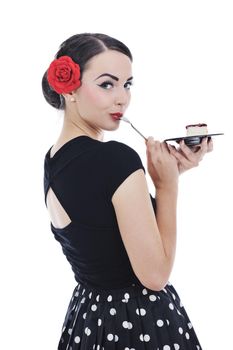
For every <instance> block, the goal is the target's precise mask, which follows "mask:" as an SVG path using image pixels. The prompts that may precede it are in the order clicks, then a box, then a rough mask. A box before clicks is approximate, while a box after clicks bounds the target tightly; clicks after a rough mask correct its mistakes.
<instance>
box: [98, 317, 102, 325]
mask: <svg viewBox="0 0 233 350" xmlns="http://www.w3.org/2000/svg"><path fill="white" fill-rule="evenodd" d="M101 324H102V320H101V319H100V318H98V326H101Z"/></svg>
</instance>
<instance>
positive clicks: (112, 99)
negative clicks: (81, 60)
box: [73, 50, 132, 130]
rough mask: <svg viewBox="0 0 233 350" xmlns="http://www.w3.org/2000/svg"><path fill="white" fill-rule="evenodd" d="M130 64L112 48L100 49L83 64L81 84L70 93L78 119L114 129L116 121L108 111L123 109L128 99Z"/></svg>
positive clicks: (103, 128) (97, 127)
mask: <svg viewBox="0 0 233 350" xmlns="http://www.w3.org/2000/svg"><path fill="white" fill-rule="evenodd" d="M131 85H132V64H131V61H130V59H129V57H128V56H126V55H124V54H122V53H120V52H118V51H114V50H108V51H104V52H103V53H101V54H99V55H96V56H94V57H93V58H92V59H90V61H89V62H88V63H87V66H86V69H85V70H84V72H83V75H82V84H81V86H80V88H79V89H77V90H76V92H74V94H73V96H74V97H75V100H76V108H77V112H78V115H79V117H80V118H81V119H82V121H83V122H84V123H85V122H86V123H87V124H88V125H90V126H91V127H92V128H94V129H96V130H99V129H102V130H115V129H117V128H118V126H119V123H120V121H119V120H116V119H114V118H113V116H111V114H110V113H118V112H119V113H122V114H124V112H125V111H126V109H127V107H128V105H129V102H130V97H131V94H130V86H131Z"/></svg>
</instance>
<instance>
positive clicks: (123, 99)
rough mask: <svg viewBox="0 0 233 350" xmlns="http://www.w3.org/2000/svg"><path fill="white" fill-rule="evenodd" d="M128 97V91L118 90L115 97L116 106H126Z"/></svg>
mask: <svg viewBox="0 0 233 350" xmlns="http://www.w3.org/2000/svg"><path fill="white" fill-rule="evenodd" d="M129 99H130V95H129V91H128V90H126V89H125V88H119V90H118V91H117V94H116V97H115V103H116V104H117V105H119V104H120V105H126V104H127V103H128V102H129Z"/></svg>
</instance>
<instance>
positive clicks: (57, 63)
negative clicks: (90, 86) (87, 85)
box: [47, 56, 81, 94]
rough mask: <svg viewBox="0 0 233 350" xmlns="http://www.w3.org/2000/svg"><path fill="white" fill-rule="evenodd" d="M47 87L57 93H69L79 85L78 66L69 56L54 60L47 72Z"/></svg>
mask: <svg viewBox="0 0 233 350" xmlns="http://www.w3.org/2000/svg"><path fill="white" fill-rule="evenodd" d="M47 79H48V82H49V85H50V86H51V87H52V88H53V89H54V90H55V91H56V92H57V93H58V94H62V93H69V92H71V91H73V90H75V89H77V88H78V87H79V86H80V85H81V81H80V66H79V64H77V63H75V62H74V61H73V60H72V58H71V57H69V56H61V57H59V58H57V59H55V60H54V61H53V62H52V63H51V64H50V66H49V69H48V71H47Z"/></svg>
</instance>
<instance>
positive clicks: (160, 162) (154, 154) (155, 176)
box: [146, 136, 179, 189]
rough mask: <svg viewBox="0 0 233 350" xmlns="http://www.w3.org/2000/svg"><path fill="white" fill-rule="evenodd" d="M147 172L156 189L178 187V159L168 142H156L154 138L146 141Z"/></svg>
mask: <svg viewBox="0 0 233 350" xmlns="http://www.w3.org/2000/svg"><path fill="white" fill-rule="evenodd" d="M146 146H147V149H146V155H147V170H148V172H149V175H150V177H151V179H152V181H153V183H154V185H155V187H156V189H158V188H162V189H171V188H174V187H177V183H178V177H179V168H178V162H177V158H176V157H175V156H174V155H173V154H172V152H173V153H174V152H175V151H172V152H170V150H169V146H168V144H167V143H166V142H159V141H155V140H154V138H153V137H152V136H150V137H148V139H147V141H146Z"/></svg>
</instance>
